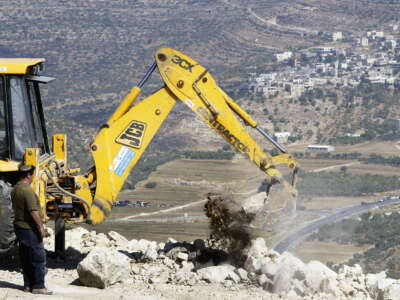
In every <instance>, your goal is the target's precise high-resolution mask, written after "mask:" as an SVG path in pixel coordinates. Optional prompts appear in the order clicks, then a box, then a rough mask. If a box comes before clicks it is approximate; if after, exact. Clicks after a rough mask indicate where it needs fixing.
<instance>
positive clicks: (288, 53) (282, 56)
mask: <svg viewBox="0 0 400 300" xmlns="http://www.w3.org/2000/svg"><path fill="white" fill-rule="evenodd" d="M292 56H293V53H292V52H291V51H286V52H283V53H277V54H275V57H276V60H277V62H281V61H285V60H288V59H290V58H291V57H292Z"/></svg>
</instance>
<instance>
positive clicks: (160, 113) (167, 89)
mask: <svg viewBox="0 0 400 300" xmlns="http://www.w3.org/2000/svg"><path fill="white" fill-rule="evenodd" d="M155 60H156V63H157V67H158V70H159V72H160V74H161V77H162V79H163V81H164V83H165V86H164V87H162V88H161V89H159V90H158V91H156V92H154V93H153V94H151V95H150V96H148V97H146V98H145V99H143V100H141V101H140V102H138V103H136V104H135V100H136V99H137V98H138V96H139V94H140V88H139V87H134V88H132V90H131V91H130V93H129V94H128V95H127V96H126V98H125V99H124V100H123V101H122V102H121V104H120V105H119V107H118V108H117V109H116V110H115V112H114V113H113V114H112V115H111V117H110V118H109V120H108V121H107V123H106V124H104V125H103V126H102V127H101V129H100V131H99V132H98V134H97V136H96V137H95V139H94V141H93V143H92V144H91V146H90V148H91V153H92V155H93V159H94V162H95V166H94V168H93V169H92V170H91V171H90V172H88V173H87V174H84V175H74V174H75V173H77V172H78V171H79V169H73V170H70V169H69V168H68V167H67V137H66V136H65V135H63V134H56V135H54V136H53V153H52V154H51V155H50V156H48V155H47V156H46V157H42V158H41V157H40V156H39V150H38V149H33V148H30V149H26V155H25V160H26V163H29V164H32V165H34V166H36V167H37V169H36V170H37V171H36V173H35V179H34V182H33V188H34V189H35V191H36V192H37V194H38V195H39V197H40V202H41V204H42V206H43V215H44V216H47V218H57V217H63V218H65V219H67V221H68V220H70V221H83V220H84V219H86V220H87V221H89V222H90V223H92V224H96V223H100V222H102V221H103V220H104V218H105V217H107V216H108V215H109V213H110V212H111V209H112V206H113V204H114V202H115V201H116V199H117V196H118V194H119V192H120V190H121V188H122V185H123V184H124V181H125V179H126V178H127V177H128V175H129V173H130V172H131V170H132V168H133V167H134V166H135V164H136V163H137V161H138V160H139V158H140V157H141V155H142V154H143V152H144V151H145V150H146V148H147V146H148V145H149V143H150V141H151V140H152V138H153V136H154V135H155V134H156V133H157V131H158V130H159V128H160V126H161V125H162V123H163V122H164V120H165V118H166V117H167V115H168V114H169V112H170V111H171V109H172V108H173V106H174V105H175V103H176V101H177V100H181V101H183V103H185V104H186V106H188V107H189V108H190V109H191V110H192V111H193V112H194V113H195V114H196V115H197V116H199V117H200V118H201V119H202V120H203V121H204V122H206V123H207V124H208V125H209V126H210V128H211V129H213V130H215V131H216V132H217V133H218V134H220V135H221V136H222V137H223V138H224V139H225V140H226V141H227V142H228V143H230V144H231V145H233V146H234V147H235V148H236V149H237V150H238V151H240V152H241V153H242V154H244V155H246V156H247V157H248V159H249V160H251V161H252V162H254V163H255V164H256V165H257V166H258V167H259V168H260V169H261V170H262V171H263V172H265V173H266V174H267V176H268V177H269V178H271V179H272V180H273V181H283V178H282V175H281V173H280V172H279V171H278V170H277V169H276V168H275V167H276V166H277V165H280V164H283V165H286V166H288V167H289V168H290V169H292V170H293V171H294V173H295V172H296V170H297V162H296V161H295V159H294V157H293V156H291V155H289V154H286V153H284V154H281V155H278V156H271V155H269V154H266V153H264V151H262V150H261V148H260V146H259V145H258V144H257V143H256V142H255V140H254V139H253V138H252V137H251V135H250V134H249V132H248V131H247V130H246V129H245V128H244V126H243V125H242V122H241V121H240V119H241V120H242V121H243V122H244V123H245V124H247V125H249V126H251V127H256V126H257V122H256V121H255V120H253V119H252V118H251V116H250V115H248V114H247V112H245V111H244V110H243V109H242V108H241V107H240V106H239V105H238V104H236V103H235V102H234V101H233V100H232V99H231V98H230V97H229V96H228V95H227V94H226V93H225V92H224V91H222V90H221V89H220V88H219V87H218V85H217V84H216V82H215V80H214V79H213V77H212V76H211V75H210V74H209V73H208V71H207V70H206V69H205V68H204V67H202V66H201V65H199V64H198V63H197V62H196V61H194V60H193V59H191V58H189V57H187V56H186V55H184V54H182V53H180V52H178V51H176V50H173V49H170V48H160V49H159V50H158V51H157V52H156V53H155ZM41 61H42V60H41V59H37V60H26V61H24V60H21V64H20V65H18V66H14V65H13V64H11V63H8V64H6V61H5V60H4V61H3V60H1V59H0V70H1V66H2V65H4V66H5V68H6V69H7V70H13V72H23V71H24V68H25V72H26V70H27V66H30V65H34V64H37V63H40V62H41ZM24 66H25V67H24ZM12 68H14V69H12ZM4 70H5V69H3V71H4ZM4 72H8V71H4ZM10 72H11V71H10ZM17 168H18V163H17V162H10V161H8V162H6V161H1V160H0V172H6V171H16V170H17ZM293 184H294V182H293ZM284 185H285V186H288V187H289V188H290V185H289V184H288V183H287V182H285V181H284ZM291 189H292V191H293V192H294V191H295V190H294V187H291ZM61 206H64V207H70V208H71V209H70V210H68V209H69V208H68V209H66V210H64V211H63V212H62V213H61V212H60V211H61V210H59V209H58V208H60V207H61Z"/></svg>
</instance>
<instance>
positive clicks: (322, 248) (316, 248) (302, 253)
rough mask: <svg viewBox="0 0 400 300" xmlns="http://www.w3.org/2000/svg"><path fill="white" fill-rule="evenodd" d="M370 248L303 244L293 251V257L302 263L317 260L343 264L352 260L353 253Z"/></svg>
mask: <svg viewBox="0 0 400 300" xmlns="http://www.w3.org/2000/svg"><path fill="white" fill-rule="evenodd" d="M370 247H371V246H362V247H360V246H354V245H342V244H338V243H334V242H319V241H313V242H303V243H301V244H300V245H299V246H298V247H297V250H296V251H295V253H294V255H296V256H297V257H298V258H300V259H301V260H302V261H303V262H305V263H308V262H309V261H311V260H318V261H320V262H323V263H327V262H328V261H331V262H334V263H343V262H345V261H347V260H348V259H350V258H352V257H353V255H354V254H355V253H361V252H363V251H365V250H367V249H368V248H370Z"/></svg>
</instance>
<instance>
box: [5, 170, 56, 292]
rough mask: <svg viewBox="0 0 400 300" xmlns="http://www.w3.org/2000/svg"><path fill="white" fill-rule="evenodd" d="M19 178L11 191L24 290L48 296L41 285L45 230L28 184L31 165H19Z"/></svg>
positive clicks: (37, 205)
mask: <svg viewBox="0 0 400 300" xmlns="http://www.w3.org/2000/svg"><path fill="white" fill-rule="evenodd" d="M18 170H19V180H18V182H17V184H16V185H15V186H14V188H13V190H12V191H11V201H12V206H13V209H14V216H15V218H14V230H15V234H16V235H17V238H18V241H19V256H20V260H21V265H22V274H23V276H24V291H26V292H32V293H33V294H44V295H51V294H53V292H52V291H50V290H48V289H47V288H46V287H45V285H44V276H45V274H46V271H45V270H46V254H45V251H44V247H43V238H44V237H45V230H44V226H43V223H42V212H41V208H40V202H39V198H38V196H37V195H36V194H35V192H34V191H33V189H32V187H31V183H32V180H33V173H34V171H35V167H34V166H30V165H24V164H21V165H20V166H19V168H18Z"/></svg>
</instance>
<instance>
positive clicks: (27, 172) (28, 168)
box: [18, 163, 35, 184]
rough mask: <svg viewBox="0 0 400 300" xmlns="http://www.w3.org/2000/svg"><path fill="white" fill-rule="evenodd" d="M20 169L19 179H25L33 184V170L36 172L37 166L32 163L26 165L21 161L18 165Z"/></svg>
mask: <svg viewBox="0 0 400 300" xmlns="http://www.w3.org/2000/svg"><path fill="white" fill-rule="evenodd" d="M18 171H19V179H20V180H24V181H26V182H27V183H29V184H31V183H32V180H33V172H35V167H34V166H32V165H25V164H23V163H21V164H20V165H19V166H18Z"/></svg>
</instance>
